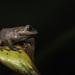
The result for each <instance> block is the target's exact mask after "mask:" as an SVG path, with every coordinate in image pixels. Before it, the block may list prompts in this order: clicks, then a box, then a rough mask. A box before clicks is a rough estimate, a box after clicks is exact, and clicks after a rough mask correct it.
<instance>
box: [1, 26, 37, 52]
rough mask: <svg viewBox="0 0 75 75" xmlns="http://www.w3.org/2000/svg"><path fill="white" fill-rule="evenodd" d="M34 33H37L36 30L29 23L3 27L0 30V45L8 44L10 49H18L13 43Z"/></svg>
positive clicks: (23, 39) (24, 39)
mask: <svg viewBox="0 0 75 75" xmlns="http://www.w3.org/2000/svg"><path fill="white" fill-rule="evenodd" d="M35 34H37V30H36V29H34V28H33V27H31V26H30V25H26V26H20V27H13V28H3V29H2V30H1V31H0V46H9V48H10V49H11V50H14V51H18V49H17V48H16V47H15V46H14V44H15V43H17V42H21V41H26V40H27V39H29V38H31V37H32V36H33V35H35Z"/></svg>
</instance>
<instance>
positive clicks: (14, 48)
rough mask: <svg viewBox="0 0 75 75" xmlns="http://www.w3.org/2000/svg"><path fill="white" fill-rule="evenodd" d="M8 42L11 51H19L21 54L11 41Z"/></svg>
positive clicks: (7, 40)
mask: <svg viewBox="0 0 75 75" xmlns="http://www.w3.org/2000/svg"><path fill="white" fill-rule="evenodd" d="M6 42H7V44H8V46H9V48H10V49H11V50H14V51H18V52H19V53H21V52H20V51H19V49H18V48H16V47H14V46H13V43H12V41H11V39H6Z"/></svg>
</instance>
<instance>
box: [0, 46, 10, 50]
mask: <svg viewBox="0 0 75 75" xmlns="http://www.w3.org/2000/svg"><path fill="white" fill-rule="evenodd" d="M0 50H1V51H3V50H8V51H10V49H6V48H5V47H4V46H0Z"/></svg>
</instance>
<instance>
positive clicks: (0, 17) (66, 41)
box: [0, 0, 75, 75]
mask: <svg viewBox="0 0 75 75" xmlns="http://www.w3.org/2000/svg"><path fill="white" fill-rule="evenodd" d="M74 5H75V4H74V2H73V1H72V0H70V1H67V0H46V1H43V0H41V1H32V0H31V1H29V0H28V1H27V0H26V1H16V0H15V1H4V2H0V29H2V28H6V27H16V26H24V25H26V24H30V25H32V26H33V27H34V28H35V29H37V30H38V33H39V34H38V35H37V36H36V37H35V40H36V49H35V65H36V67H37V68H38V70H39V71H40V73H41V74H42V75H57V74H58V75H69V74H70V75H72V74H73V73H74V74H75V72H74V71H75V61H74V60H75V12H74V10H75V6H74ZM0 66H1V67H0V74H1V75H3V74H4V75H5V74H8V75H17V74H16V73H14V72H13V71H11V70H9V69H8V68H6V67H4V66H3V65H1V64H0ZM9 71H10V72H9Z"/></svg>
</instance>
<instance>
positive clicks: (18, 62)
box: [0, 46, 40, 75]
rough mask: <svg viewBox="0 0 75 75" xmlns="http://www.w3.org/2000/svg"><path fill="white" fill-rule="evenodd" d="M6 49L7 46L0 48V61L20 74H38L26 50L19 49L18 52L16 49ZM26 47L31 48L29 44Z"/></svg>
mask: <svg viewBox="0 0 75 75" xmlns="http://www.w3.org/2000/svg"><path fill="white" fill-rule="evenodd" d="M17 48H22V46H17ZM6 49H9V47H8V46H4V48H3V50H0V63H2V64H4V65H5V66H7V67H9V68H10V69H12V70H13V71H15V72H17V73H19V74H21V75H40V73H39V71H38V70H37V68H36V67H35V65H34V63H33V61H32V60H31V57H30V56H29V55H28V53H27V52H26V51H24V50H19V51H21V53H19V52H17V51H13V50H10V51H8V50H6ZM28 49H30V50H31V48H30V46H29V48H28Z"/></svg>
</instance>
